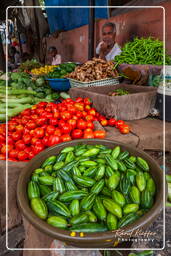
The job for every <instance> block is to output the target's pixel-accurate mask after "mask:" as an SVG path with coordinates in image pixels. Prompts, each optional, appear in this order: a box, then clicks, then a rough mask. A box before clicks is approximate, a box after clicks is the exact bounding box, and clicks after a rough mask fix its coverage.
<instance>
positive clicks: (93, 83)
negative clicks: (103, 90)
mask: <svg viewBox="0 0 171 256" xmlns="http://www.w3.org/2000/svg"><path fill="white" fill-rule="evenodd" d="M69 82H70V85H71V88H74V87H93V86H107V85H115V84H119V78H118V77H117V78H108V79H101V80H95V81H91V82H80V81H78V80H75V79H71V78H69Z"/></svg>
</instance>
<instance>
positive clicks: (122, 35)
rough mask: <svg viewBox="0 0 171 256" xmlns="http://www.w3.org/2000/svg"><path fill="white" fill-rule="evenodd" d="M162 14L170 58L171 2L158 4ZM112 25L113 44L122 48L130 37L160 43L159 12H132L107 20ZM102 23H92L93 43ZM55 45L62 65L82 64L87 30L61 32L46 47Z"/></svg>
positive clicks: (86, 51) (85, 52)
mask: <svg viewBox="0 0 171 256" xmlns="http://www.w3.org/2000/svg"><path fill="white" fill-rule="evenodd" d="M161 6H163V7H164V8H165V11H166V49H167V50H168V53H169V54H171V29H170V28H171V1H170V0H168V1H166V2H165V3H162V4H161ZM109 21H112V22H114V23H116V25H117V36H116V41H117V42H118V43H119V44H120V45H121V46H123V44H124V43H125V42H126V41H129V40H130V39H132V37H133V36H140V37H141V36H144V37H147V36H153V37H156V38H159V39H160V40H162V39H163V9H162V8H155V9H150V8H148V9H139V10H138V9H136V10H133V11H130V12H128V13H125V14H121V15H118V16H115V17H111V18H110V19H109ZM105 22H106V20H100V21H98V22H97V23H96V32H95V42H96V44H97V43H98V42H99V40H100V28H101V26H102V25H103V23H105ZM52 45H56V46H57V48H58V50H59V52H60V54H61V55H62V58H63V61H78V62H85V61H86V60H87V56H88V26H83V27H80V28H77V29H74V30H70V31H67V32H63V33H61V34H60V36H59V38H58V39H55V40H54V39H49V40H48V46H52Z"/></svg>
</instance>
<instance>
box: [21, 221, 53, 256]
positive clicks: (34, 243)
mask: <svg viewBox="0 0 171 256" xmlns="http://www.w3.org/2000/svg"><path fill="white" fill-rule="evenodd" d="M23 223H24V229H25V241H24V248H50V246H51V243H52V241H53V238H51V237H49V236H46V235H44V234H43V233H42V232H40V231H38V230H37V229H36V228H34V227H33V226H32V225H31V224H30V223H29V222H28V221H27V220H26V219H25V218H24V217H23ZM37 255H41V256H50V251H47V250H42V251H41V254H38V252H37V251H33V250H29V251H24V252H23V256H37Z"/></svg>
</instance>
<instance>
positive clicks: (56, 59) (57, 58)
mask: <svg viewBox="0 0 171 256" xmlns="http://www.w3.org/2000/svg"><path fill="white" fill-rule="evenodd" d="M48 54H49V55H50V57H51V58H52V63H51V65H59V64H61V55H60V54H58V51H57V49H56V47H55V46H51V47H50V48H49V49H48Z"/></svg>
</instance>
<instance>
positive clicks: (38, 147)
mask: <svg viewBox="0 0 171 256" xmlns="http://www.w3.org/2000/svg"><path fill="white" fill-rule="evenodd" d="M44 148H45V146H44V145H43V144H42V143H36V145H35V147H34V153H35V154H38V153H39V152H41V151H42V150H43V149H44Z"/></svg>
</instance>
